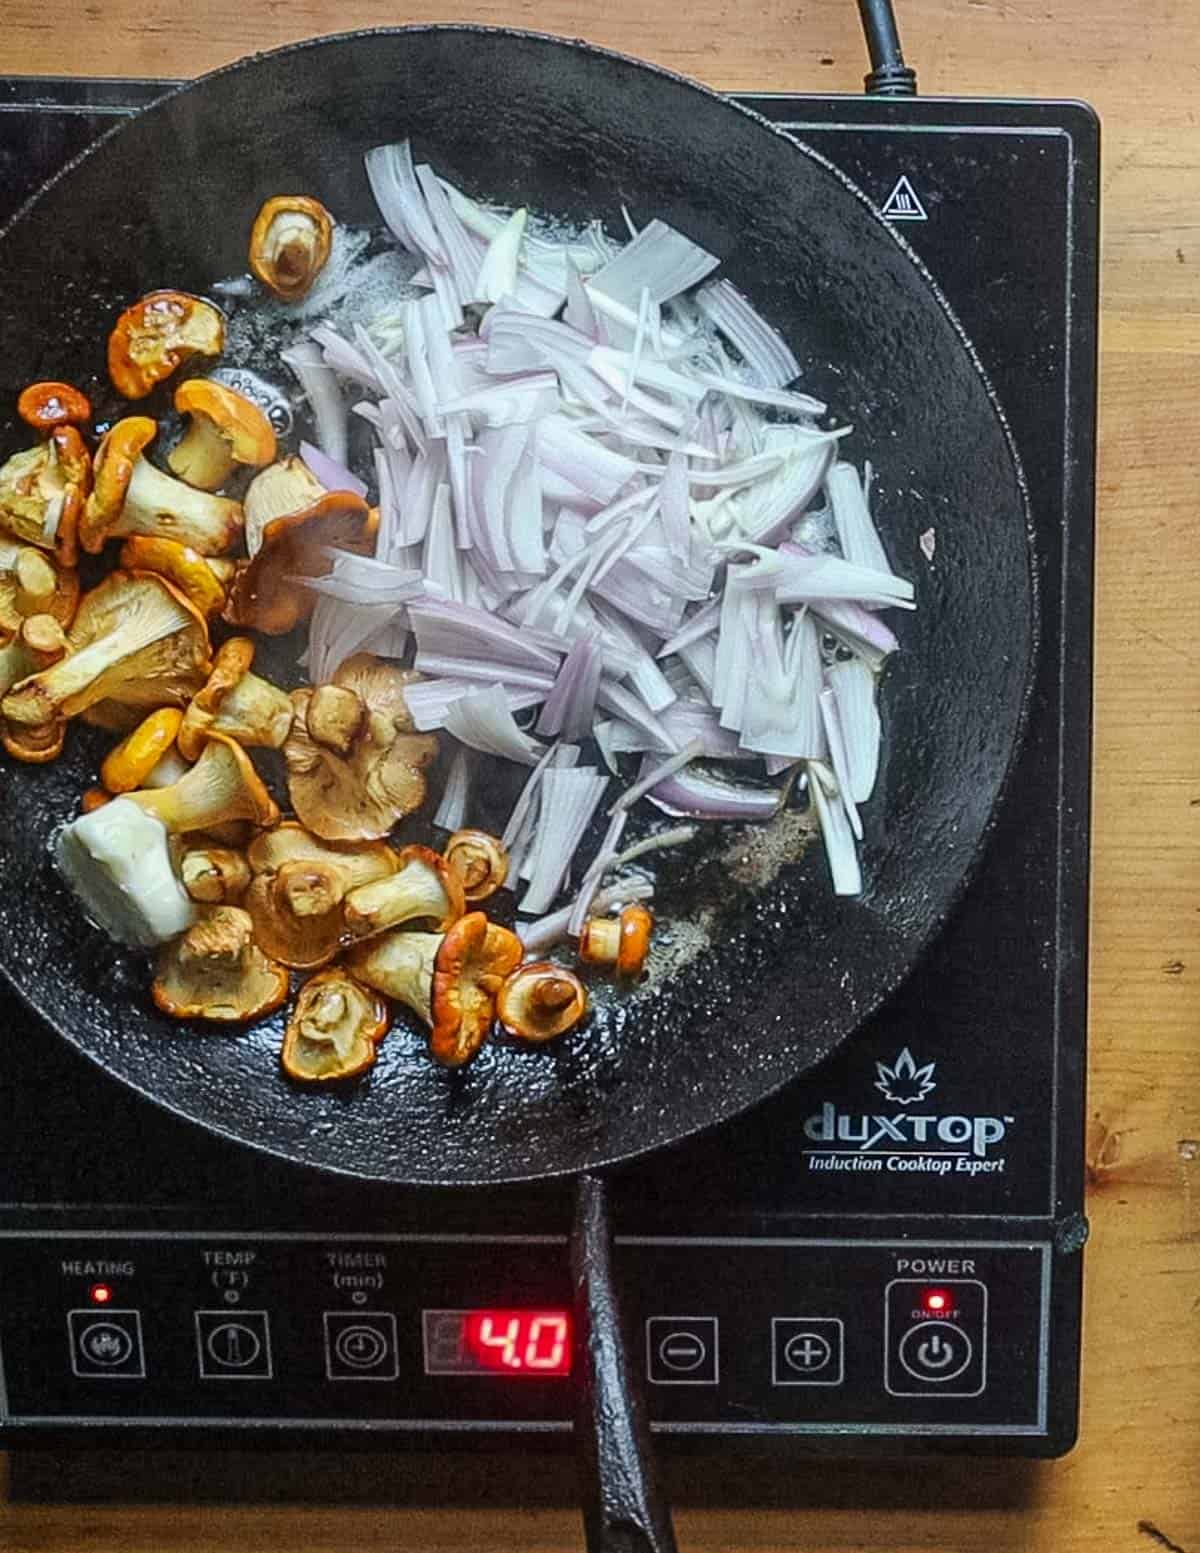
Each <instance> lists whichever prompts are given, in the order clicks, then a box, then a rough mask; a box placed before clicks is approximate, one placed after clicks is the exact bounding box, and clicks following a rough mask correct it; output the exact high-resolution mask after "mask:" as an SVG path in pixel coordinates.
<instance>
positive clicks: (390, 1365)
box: [325, 1310, 400, 1380]
mask: <svg viewBox="0 0 1200 1553" xmlns="http://www.w3.org/2000/svg"><path fill="white" fill-rule="evenodd" d="M399 1373H400V1362H399V1359H398V1357H397V1349H396V1318H395V1316H393V1315H392V1314H391V1312H390V1311H386V1310H327V1311H326V1312H325V1374H326V1375H327V1376H328V1378H329V1379H330V1380H395V1379H396V1378H397V1376H398V1375H399Z"/></svg>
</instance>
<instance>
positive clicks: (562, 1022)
mask: <svg viewBox="0 0 1200 1553" xmlns="http://www.w3.org/2000/svg"><path fill="white" fill-rule="evenodd" d="M587 1006H588V995H587V989H586V988H585V987H584V985H583V983H582V982H581V981H580V979H579V977H578V976H576V974H575V972H574V971H570V970H568V969H567V967H566V966H565V965H558V964H556V963H555V962H554V961H553V960H531V961H529V963H528V964H527V965H522V966H519V967H518V968H517V969H516V970H515V971H513V973H512V975H511V976H507V977H505V979H504V982H503V985H502V986H501V988H500V992H499V994H498V996H497V998H496V1014H497V1016H498V1018H499V1020H500V1023H501V1024H502V1025H503V1026H504V1028H505V1029H506V1030H507V1031H508V1033H509V1035H515V1036H517V1037H519V1038H520V1039H521V1040H524V1041H552V1040H554V1038H555V1037H556V1036H559V1035H565V1034H566V1033H567V1031H568V1030H573V1029H574V1028H575V1026H576V1025H577V1024H578V1023H579V1021H580V1020H581V1019H582V1018H583V1016H584V1015H585V1014H586V1013H587Z"/></svg>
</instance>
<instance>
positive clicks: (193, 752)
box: [179, 636, 254, 760]
mask: <svg viewBox="0 0 1200 1553" xmlns="http://www.w3.org/2000/svg"><path fill="white" fill-rule="evenodd" d="M253 662H254V643H253V642H252V641H251V640H250V638H249V637H248V636H231V637H230V638H229V640H228V641H227V642H223V643H222V644H221V646H220V647H219V648H218V649H217V655H216V657H215V658H214V659H213V663H212V672H211V673H210V674H209V676H208V680H207V682H206V683H205V684H204V685H202V686H201V687H200V689H199V690H198V691H197V692H196V694H195V695H194V696H193V697H192V703H191V706H189V707H188V709H187V713H186V714H185V716H184V718H183V723H182V726H181V728H180V730H179V752H180V754H181V755H182V756H183V758H184V759H185V760H199V758H200V754H201V751H202V750H203V749H204V741H205V738H206V737H207V725H206V723H205V722H203V721H202V720H200V719H198V718H197V717H195V716H193V715H192V714H193V710H195V711H196V712H207V713H209V714H211V715H215V714H216V713H217V712H219V711H220V709H221V702H222V701H223V700H224V699H225V697H226V696H227V695H228V693H229V692H230V691H231V690H232V689H233V687H234V686H235V685H236V684H237V683H238V681H239V680H240V679H241V678H242V677H243V675H245V674H248V673H249V671H250V665H251V664H252V663H253Z"/></svg>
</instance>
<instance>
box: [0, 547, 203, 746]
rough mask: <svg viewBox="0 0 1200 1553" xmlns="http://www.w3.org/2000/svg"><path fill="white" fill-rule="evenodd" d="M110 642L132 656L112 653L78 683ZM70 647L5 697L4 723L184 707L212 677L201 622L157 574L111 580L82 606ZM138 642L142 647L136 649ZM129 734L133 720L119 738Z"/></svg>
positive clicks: (111, 577)
mask: <svg viewBox="0 0 1200 1553" xmlns="http://www.w3.org/2000/svg"><path fill="white" fill-rule="evenodd" d="M106 638H111V639H112V640H113V641H114V642H121V643H122V644H123V643H125V642H129V643H130V646H131V650H129V651H127V652H124V653H119V652H118V651H117V650H116V648H115V647H114V650H113V654H112V656H111V657H110V658H108V659H106V660H105V661H104V662H103V664H102V666H101V667H99V668H98V671H97V672H95V673H93V674H91V675H90V676H88V677H83V678H81V677H80V674H79V664H80V662H81V661H82V662H83V663H84V664H85V665H86V664H87V663H88V660H87V659H86V658H84V656H83V655H84V652H85V650H86V649H87V648H89V647H93V646H95V647H97V649H99V646H100V644H101V643H102V642H103V641H104V640H105V639H106ZM67 640H68V642H69V644H70V648H71V651H70V654H69V655H68V656H67V657H66V658H64V659H63V661H62V662H61V663H59V664H56V665H54V667H53V668H49V669H45V670H43V671H42V672H41V673H39V674H35V675H31V676H30V677H29V678H28V679H26V680H23V681H22V682H21V683H20V684H19V685H17V686H15V687H14V689H13V690H11V691H10V692H9V694H8V695H7V696H6V697H5V711H4V715H5V716H6V717H10V718H12V719H14V720H15V721H17V722H21V723H26V724H32V723H39V722H46V721H48V720H49V719H51V718H53V717H74V716H75V715H76V714H77V713H79V712H82V711H84V710H85V709H93V708H94V707H95V706H96V704H97V703H99V702H112V703H114V704H116V705H117V706H123V707H160V706H182V705H186V703H187V702H188V701H190V700H191V698H192V696H193V695H194V694H195V692H196V691H197V690H198V689H199V687H200V685H202V684H203V682H204V678H205V676H206V675H207V674H208V670H209V658H208V645H209V644H208V628H207V626H206V625H205V623H204V620H203V619H202V618H201V616H200V615H198V614H197V613H196V611H195V610H194V609H193V608H192V606H191V604H190V603H188V601H187V600H186V599H185V598H184V597H183V596H182V594H179V593H177V592H176V591H175V589H174V588H172V587H171V585H170V583H168V582H165V581H164V580H163V578H161V577H156V576H155V575H154V574H153V573H152V572H121V571H116V572H110V573H109V575H108V576H107V577H105V578H104V579H103V580H102V581H101V582H99V583H97V585H96V586H95V587H94V588H92V589H91V591H90V592H88V593H85V594H84V596H83V598H82V599H81V600H80V604H79V609H78V612H77V613H76V616H75V619H74V621H73V623H72V625H71V629H70V631H69V632H68V633H67ZM139 641H140V642H144V643H145V645H142V646H137V647H134V646H133V643H135V642H139ZM97 720H99V719H97ZM133 721H136V717H135V718H134V719H133ZM101 725H102V726H112V723H102V724H101ZM127 726H128V720H127V721H126V723H125V724H122V725H121V731H122V732H124V731H125V729H126V727H127Z"/></svg>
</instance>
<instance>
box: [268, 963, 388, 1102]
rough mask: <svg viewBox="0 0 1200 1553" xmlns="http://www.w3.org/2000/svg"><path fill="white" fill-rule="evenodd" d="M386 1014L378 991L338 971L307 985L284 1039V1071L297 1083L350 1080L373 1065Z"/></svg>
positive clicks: (322, 972)
mask: <svg viewBox="0 0 1200 1553" xmlns="http://www.w3.org/2000/svg"><path fill="white" fill-rule="evenodd" d="M390 1024H391V1015H390V1013H389V1012H388V1006H387V1004H386V1003H385V1002H384V1000H383V999H382V998H381V997H380V996H379V994H378V993H377V992H374V991H372V990H371V989H370V988H368V987H364V986H362V985H361V984H360V983H358V982H357V981H355V980H353V978H352V977H351V976H350V975H349V974H348V973H347V972H346V971H344V970H342V969H341V968H340V967H336V966H335V967H334V968H332V969H331V970H328V971H321V972H320V973H319V974H318V975H316V976H313V977H312V978H311V979H310V980H308V981H306V982H305V983H304V985H303V987H301V989H300V995H299V997H298V998H297V999H296V1007H295V1008H294V1009H293V1011H292V1017H291V1018H290V1019H289V1020H288V1024H287V1030H286V1031H285V1032H284V1037H283V1050H282V1052H281V1053H280V1060H281V1061H282V1063H283V1071H284V1072H285V1073H286V1074H287V1076H288V1077H289V1078H293V1079H296V1080H297V1081H298V1082H299V1083H327V1082H329V1081H330V1080H332V1079H344V1078H355V1077H357V1076H358V1074H360V1073H365V1072H366V1070H367V1069H368V1068H369V1067H370V1066H371V1065H372V1063H373V1062H374V1061H375V1057H376V1053H377V1051H378V1048H379V1043H380V1041H382V1040H383V1038H384V1036H385V1035H386V1034H387V1032H388V1027H389V1025H390Z"/></svg>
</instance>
